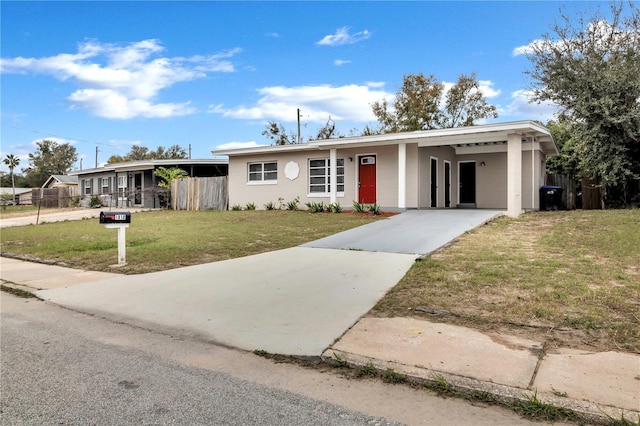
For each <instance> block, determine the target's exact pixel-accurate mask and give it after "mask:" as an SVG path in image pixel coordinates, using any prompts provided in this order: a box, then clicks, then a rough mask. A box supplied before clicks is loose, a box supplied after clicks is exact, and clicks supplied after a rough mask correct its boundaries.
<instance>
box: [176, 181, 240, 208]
mask: <svg viewBox="0 0 640 426" xmlns="http://www.w3.org/2000/svg"><path fill="white" fill-rule="evenodd" d="M227 179H228V178H227V176H217V177H195V178H185V179H175V180H174V181H173V182H171V207H172V208H173V209H174V210H227V209H228V208H229V193H228V192H227Z"/></svg>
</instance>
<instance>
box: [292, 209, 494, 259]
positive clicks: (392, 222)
mask: <svg viewBox="0 0 640 426" xmlns="http://www.w3.org/2000/svg"><path fill="white" fill-rule="evenodd" d="M502 214H503V212H502V211H499V210H477V209H473V210H472V209H468V210H464V209H455V210H453V209H450V210H409V211H406V212H404V213H402V214H399V215H396V216H391V217H390V218H389V219H387V220H379V221H376V222H374V223H371V224H369V225H366V226H360V227H358V228H354V229H349V230H347V231H344V232H341V233H339V234H335V235H331V236H328V237H326V238H322V239H320V240H316V241H312V242H310V243H307V244H303V245H302V247H316V248H332V249H341V250H364V251H379V252H385V253H407V254H417V255H422V254H427V253H431V252H432V251H434V250H437V249H439V248H440V247H442V246H444V245H445V244H447V243H449V242H450V241H452V240H454V239H456V238H457V237H458V236H460V235H462V234H464V233H465V232H467V231H468V230H470V229H473V228H476V227H478V226H480V225H482V224H484V223H486V222H487V221H489V220H491V219H493V218H495V217H498V216H501V215H502Z"/></svg>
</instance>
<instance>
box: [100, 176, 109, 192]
mask: <svg viewBox="0 0 640 426" xmlns="http://www.w3.org/2000/svg"><path fill="white" fill-rule="evenodd" d="M100 180H101V183H102V185H101V187H102V193H103V194H108V193H109V190H110V189H111V188H110V182H109V181H110V180H111V178H102V179H100Z"/></svg>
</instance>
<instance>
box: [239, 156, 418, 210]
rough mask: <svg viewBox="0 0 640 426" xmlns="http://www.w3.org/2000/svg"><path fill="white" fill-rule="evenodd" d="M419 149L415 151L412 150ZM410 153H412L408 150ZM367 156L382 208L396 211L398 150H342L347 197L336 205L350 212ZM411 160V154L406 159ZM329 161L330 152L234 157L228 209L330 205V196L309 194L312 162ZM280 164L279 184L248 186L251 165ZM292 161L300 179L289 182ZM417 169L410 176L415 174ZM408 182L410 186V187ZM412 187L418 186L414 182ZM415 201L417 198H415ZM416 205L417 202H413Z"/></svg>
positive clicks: (338, 199)
mask: <svg viewBox="0 0 640 426" xmlns="http://www.w3.org/2000/svg"><path fill="white" fill-rule="evenodd" d="M412 149H414V150H415V149H416V148H412ZM408 151H410V149H409V148H408ZM364 155H375V156H376V191H377V203H378V204H379V205H380V206H381V207H383V208H384V207H395V206H397V204H398V147H397V146H378V147H371V148H368V149H365V150H362V149H339V150H337V158H343V159H344V169H345V170H344V171H345V173H344V193H343V194H340V193H339V194H338V196H337V200H336V201H337V202H338V203H340V205H341V206H342V207H346V208H349V207H351V205H352V204H353V201H355V200H357V198H358V164H359V157H360V156H364ZM407 157H408V158H409V154H408V155H407ZM323 158H329V150H318V151H302V152H291V153H282V154H279V155H270V154H259V155H248V156H238V157H235V156H232V157H230V158H229V206H231V207H233V206H234V205H240V206H243V207H244V206H245V205H247V204H248V203H254V204H255V205H256V207H257V208H259V209H263V208H264V205H265V204H267V203H269V202H273V203H274V204H276V205H277V204H278V200H279V199H282V200H283V202H284V203H287V202H289V201H291V200H293V199H294V198H296V197H299V198H300V205H299V206H300V208H304V206H305V204H306V203H307V202H321V201H322V202H324V203H325V204H328V203H329V202H330V197H329V195H317V194H310V193H309V160H314V159H323ZM274 161H275V162H277V171H278V178H277V183H266V182H265V183H256V184H252V183H249V182H248V168H249V163H259V162H274ZM290 161H293V162H295V163H297V164H298V167H299V170H300V171H299V175H298V177H297V178H296V179H294V180H289V179H288V178H287V177H286V176H285V173H284V169H285V166H286V165H287V163H289V162H290ZM416 173H417V170H416V167H414V168H413V171H412V172H411V173H409V172H408V174H409V175H411V174H414V175H415V174H416ZM409 183H410V182H409V181H407V184H408V185H409ZM411 184H412V185H414V186H415V184H414V183H413V182H412V183H411ZM413 198H414V199H415V197H413ZM414 202H415V201H414Z"/></svg>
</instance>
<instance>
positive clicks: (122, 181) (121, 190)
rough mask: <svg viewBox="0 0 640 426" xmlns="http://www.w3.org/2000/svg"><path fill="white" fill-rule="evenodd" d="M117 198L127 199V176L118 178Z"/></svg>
mask: <svg viewBox="0 0 640 426" xmlns="http://www.w3.org/2000/svg"><path fill="white" fill-rule="evenodd" d="M118 197H120V198H126V197H127V176H126V175H125V176H118Z"/></svg>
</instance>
